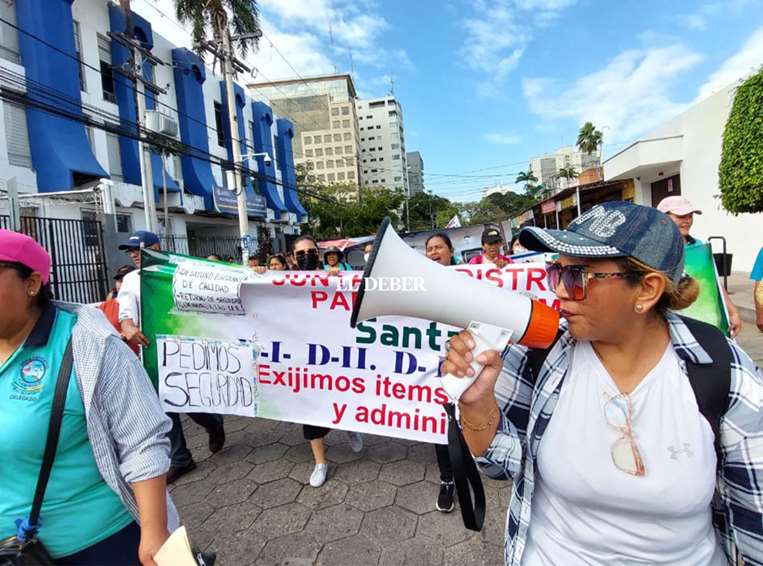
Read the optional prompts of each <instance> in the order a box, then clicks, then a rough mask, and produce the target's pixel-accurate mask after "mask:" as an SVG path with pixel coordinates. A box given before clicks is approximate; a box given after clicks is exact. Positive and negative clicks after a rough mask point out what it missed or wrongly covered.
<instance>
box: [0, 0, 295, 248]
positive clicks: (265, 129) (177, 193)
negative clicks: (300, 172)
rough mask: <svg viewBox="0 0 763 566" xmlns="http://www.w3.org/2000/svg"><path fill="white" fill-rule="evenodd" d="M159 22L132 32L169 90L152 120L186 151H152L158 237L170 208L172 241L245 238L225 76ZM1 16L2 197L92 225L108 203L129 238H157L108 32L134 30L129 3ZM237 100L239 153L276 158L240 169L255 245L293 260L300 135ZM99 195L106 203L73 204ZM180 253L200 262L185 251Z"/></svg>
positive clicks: (120, 60) (28, 9) (125, 80)
mask: <svg viewBox="0 0 763 566" xmlns="http://www.w3.org/2000/svg"><path fill="white" fill-rule="evenodd" d="M149 16H155V14H140V13H137V12H134V14H133V26H134V33H135V37H136V38H137V39H139V40H140V41H141V43H142V45H143V46H144V48H146V49H148V50H149V51H150V52H151V54H152V55H153V56H154V57H156V58H157V59H158V60H159V61H160V62H161V64H156V65H150V64H144V66H143V73H144V76H146V77H147V78H149V79H150V80H151V82H153V83H154V84H156V85H157V86H158V87H160V88H161V90H162V91H161V92H149V93H148V94H146V95H144V96H143V99H144V102H145V105H146V108H147V110H148V113H154V114H157V115H160V118H161V120H162V121H163V122H165V124H166V123H171V124H174V130H173V128H172V127H170V128H169V129H168V130H163V132H164V133H165V134H166V135H171V136H172V137H173V139H174V140H175V141H176V142H177V147H179V148H181V149H180V150H179V151H177V152H176V154H175V155H169V154H168V155H165V156H162V155H161V154H159V153H157V152H151V154H150V158H149V161H150V163H151V166H152V167H151V168H152V175H151V178H150V179H149V181H148V182H149V184H150V193H151V195H152V196H153V197H155V206H156V209H157V210H158V220H159V224H160V231H162V232H164V229H163V228H161V226H163V224H164V218H163V210H164V209H165V205H166V208H167V210H168V220H167V227H166V236H167V237H168V240H172V239H177V240H178V241H179V240H183V239H187V240H189V241H190V240H191V239H200V238H206V237H215V238H231V239H236V238H238V237H239V230H238V221H237V211H236V196H235V194H234V193H233V192H232V190H230V189H229V187H228V185H229V184H230V181H229V175H232V171H230V172H229V174H228V175H226V174H224V173H223V169H224V168H225V169H228V170H230V169H231V167H232V161H231V159H232V150H231V143H232V140H231V135H230V132H229V127H228V117H227V103H226V101H225V99H224V88H222V79H221V77H219V76H215V75H213V74H212V72H211V70H210V69H208V68H206V67H205V66H204V63H203V61H202V60H201V59H199V58H198V57H197V56H196V55H195V54H193V53H192V52H190V51H188V50H186V49H182V48H177V47H176V46H174V45H172V44H171V43H170V42H169V41H167V40H166V39H165V38H163V37H162V36H161V35H160V34H159V33H158V32H157V31H156V30H155V29H153V27H152V25H151V22H150V21H149V20H148V19H147V18H148V17H149ZM0 17H2V18H3V19H5V20H8V21H11V22H13V23H14V24H15V25H17V26H18V28H19V30H16V29H14V28H12V27H10V26H8V25H5V24H3V26H2V30H0V32H1V33H0V73H2V80H3V83H4V87H5V88H6V90H4V91H3V100H2V104H0V114H2V122H3V126H4V127H3V128H0V187H2V188H5V187H6V186H7V184H8V183H9V182H10V183H11V184H12V185H14V186H15V187H16V188H17V190H18V192H19V193H20V202H21V203H22V214H25V215H28V216H38V217H42V216H44V217H51V218H68V219H75V220H79V219H90V218H92V217H93V216H94V215H95V214H97V213H100V212H103V206H104V203H103V199H104V198H111V199H113V205H114V206H115V207H116V208H115V210H114V212H115V213H116V215H117V223H116V224H117V230H118V231H119V232H120V233H122V236H121V237H123V238H124V239H126V237H127V235H128V233H129V232H132V231H134V230H138V229H144V228H146V221H145V214H144V210H143V205H144V201H143V196H142V189H141V174H142V173H144V171H142V167H141V163H140V157H139V153H138V149H137V145H138V142H137V134H136V132H135V116H136V98H135V96H136V95H135V88H136V87H135V82H134V81H132V80H131V79H130V78H129V77H127V76H126V75H124V74H121V73H120V72H119V69H120V68H124V63H125V61H126V58H127V56H128V55H129V53H127V49H126V48H125V47H124V46H122V45H121V44H119V43H118V42H117V41H116V40H113V39H112V36H111V35H110V34H119V33H125V32H126V31H127V30H126V18H125V17H124V13H123V12H122V11H121V9H120V8H119V6H118V4H117V3H116V2H110V1H107V0H75V1H74V2H72V1H71V0H68V1H67V0H6V1H3V2H0ZM235 94H236V103H235V106H236V108H237V112H238V114H237V119H238V123H239V135H238V138H239V140H240V141H241V146H242V147H241V153H242V155H247V154H249V155H251V154H253V153H255V152H260V153H268V156H269V158H270V159H263V158H262V157H259V158H257V159H246V160H245V162H244V164H243V166H244V167H246V168H247V169H248V170H249V171H250V174H248V175H246V176H245V185H246V188H245V190H246V196H247V207H248V215H249V222H250V234H251V236H252V238H253V241H254V244H253V246H252V247H253V248H255V247H256V242H257V241H258V239H259V240H262V238H263V237H264V238H269V239H273V241H274V248H275V249H283V247H284V246H285V242H286V241H287V240H288V238H290V237H291V238H293V237H296V235H297V234H298V233H299V222H300V221H302V220H303V219H304V216H305V215H304V209H303V208H302V206H301V204H300V203H299V200H298V196H297V192H296V186H295V183H294V163H293V158H292V149H291V136H292V135H293V131H292V129H290V124H289V123H288V122H287V121H285V120H282V119H279V118H278V117H276V116H273V114H272V111H271V110H270V108H268V107H266V106H263V105H262V104H260V103H257V102H256V101H253V100H252V99H251V98H249V97H247V96H246V94H245V92H244V89H243V87H242V86H241V85H236V88H235ZM144 123H145V122H144ZM173 131H174V135H173V134H172V132H173ZM167 132H171V133H170V134H167ZM268 162H269V163H268ZM104 182H106V183H108V185H109V190H108V192H107V193H103V185H104ZM90 189H95V192H94V193H93V194H95V195H97V196H96V197H92V198H91V197H87V196H76V195H83V194H86V193H82V192H81V191H83V190H84V191H87V190H90ZM72 191H76V192H72ZM165 192H166V195H167V198H166V200H165V197H164V195H165ZM68 193H71V194H72V197H71V198H67V195H68ZM105 194H108V195H109V197H106V196H104V195H105ZM51 195H55V197H52V196H51ZM78 201H82V204H81V205H80V204H78ZM3 207H5V208H3ZM107 208H108V206H107ZM8 212H9V208H8V201H7V200H2V199H0V215H7V214H8ZM173 237H174V238H173ZM179 251H185V252H187V253H194V250H193V249H188V247H187V246H185V247H183V246H181V247H180V249H179ZM221 252H222V250H221ZM210 253H212V252H210Z"/></svg>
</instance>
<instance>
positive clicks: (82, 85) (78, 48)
mask: <svg viewBox="0 0 763 566" xmlns="http://www.w3.org/2000/svg"><path fill="white" fill-rule="evenodd" d="M72 22H73V24H74V49H75V52H76V55H77V59H79V65H78V67H79V89H80V90H81V91H82V92H87V82H85V62H84V61H83V59H82V34H81V32H80V26H79V22H78V21H77V20H72Z"/></svg>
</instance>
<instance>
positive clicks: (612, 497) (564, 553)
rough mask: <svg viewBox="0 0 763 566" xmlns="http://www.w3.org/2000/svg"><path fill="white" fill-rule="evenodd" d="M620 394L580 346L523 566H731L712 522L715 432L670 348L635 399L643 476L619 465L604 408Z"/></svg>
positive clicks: (546, 444) (544, 453)
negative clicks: (625, 470) (614, 458)
mask: <svg viewBox="0 0 763 566" xmlns="http://www.w3.org/2000/svg"><path fill="white" fill-rule="evenodd" d="M618 394H619V391H618V389H617V387H616V385H615V383H614V381H613V380H612V378H611V376H610V375H609V373H608V372H607V370H606V369H605V368H604V366H603V364H602V363H601V361H600V360H599V358H598V356H597V355H596V353H595V351H594V350H593V347H592V346H591V344H590V343H588V342H579V343H578V344H577V345H576V346H575V349H574V351H573V359H572V364H571V367H570V371H569V373H568V375H567V377H566V378H565V382H564V385H563V387H562V391H561V393H560V397H559V401H558V404H557V406H556V408H555V410H554V414H553V417H552V418H551V420H550V422H549V424H548V427H547V429H546V431H545V434H544V435H543V439H542V440H541V442H540V446H539V448H538V466H537V472H538V475H537V481H536V488H535V493H534V498H533V508H532V517H531V520H530V529H529V536H528V542H527V546H526V548H525V553H524V557H523V561H522V563H523V565H526V566H552V565H553V566H558V565H564V566H568V565H576V564H588V565H596V566H603V565H605V564H606V565H611V564H629V565H630V564H634V565H635V564H671V565H675V566H689V565H691V566H716V565H718V566H720V565H721V564H726V559H725V555H724V554H723V551H722V550H721V547H720V545H719V544H718V543H717V542H716V537H715V531H714V529H713V525H712V518H711V513H712V512H711V501H712V498H713V493H714V490H715V468H716V455H715V450H714V447H713V432H712V430H711V428H710V424H709V423H708V422H707V420H706V419H705V418H704V417H703V416H702V415H701V414H700V413H699V409H698V408H697V401H696V398H695V396H694V392H693V391H692V388H691V386H690V385H689V381H688V379H687V378H686V377H685V376H684V374H683V372H682V370H681V367H680V365H679V360H678V357H677V356H676V353H675V351H674V350H673V348H672V347H671V346H668V348H667V349H666V350H665V354H664V355H663V356H662V359H660V361H659V362H658V363H657V365H656V366H655V367H654V368H653V369H652V371H651V372H649V374H648V375H647V376H646V377H645V378H644V379H643V381H642V382H641V383H640V384H639V385H638V387H636V389H635V390H634V391H633V392H632V393H631V394H630V400H631V407H632V415H631V418H632V426H633V431H634V435H635V439H636V442H637V445H638V448H639V451H640V452H641V455H642V458H643V461H644V466H645V468H646V475H645V476H640V477H637V476H632V475H630V474H627V473H625V472H623V471H621V470H620V469H619V468H617V467H616V466H615V464H614V462H613V461H612V456H611V453H610V449H611V447H612V444H613V443H614V442H615V441H616V440H618V439H619V438H621V436H622V434H621V433H620V432H619V431H618V430H617V429H615V428H613V427H611V426H610V425H609V424H607V421H606V419H605V416H604V404H605V403H606V401H607V400H608V399H610V398H612V397H613V396H615V395H618Z"/></svg>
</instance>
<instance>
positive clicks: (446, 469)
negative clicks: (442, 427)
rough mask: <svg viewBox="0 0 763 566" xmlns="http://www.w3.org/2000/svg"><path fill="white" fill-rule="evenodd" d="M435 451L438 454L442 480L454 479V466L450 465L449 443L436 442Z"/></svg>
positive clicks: (438, 465)
mask: <svg viewBox="0 0 763 566" xmlns="http://www.w3.org/2000/svg"><path fill="white" fill-rule="evenodd" d="M434 453H435V456H437V467H438V468H440V481H448V482H450V481H453V466H451V465H450V456H448V445H447V444H435V445H434Z"/></svg>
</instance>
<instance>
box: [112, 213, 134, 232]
mask: <svg viewBox="0 0 763 566" xmlns="http://www.w3.org/2000/svg"><path fill="white" fill-rule="evenodd" d="M116 217H117V218H116V221H117V232H119V233H120V234H131V233H132V216H130V215H129V214H117V215H116Z"/></svg>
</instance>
